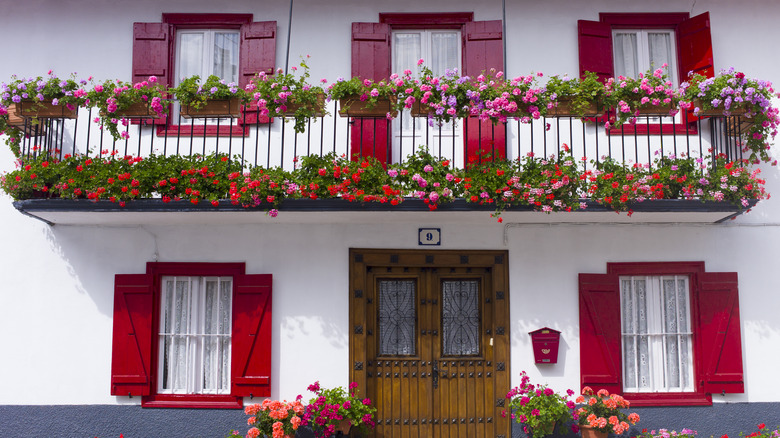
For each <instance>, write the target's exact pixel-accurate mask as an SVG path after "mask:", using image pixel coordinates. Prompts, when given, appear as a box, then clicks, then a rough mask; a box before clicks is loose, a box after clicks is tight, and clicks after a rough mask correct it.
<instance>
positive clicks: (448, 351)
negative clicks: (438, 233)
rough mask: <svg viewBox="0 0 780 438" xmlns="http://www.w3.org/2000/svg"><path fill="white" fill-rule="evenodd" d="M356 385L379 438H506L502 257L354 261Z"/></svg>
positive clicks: (436, 254) (477, 254) (413, 255)
mask: <svg viewBox="0 0 780 438" xmlns="http://www.w3.org/2000/svg"><path fill="white" fill-rule="evenodd" d="M350 260H351V272H350V282H351V284H350V286H351V299H350V322H351V327H352V331H351V332H352V333H351V344H350V356H351V361H350V363H351V365H352V366H351V370H350V378H351V381H356V382H358V384H359V385H360V386H359V387H360V388H361V394H364V395H365V396H367V397H368V398H370V399H371V400H372V403H373V404H374V405H375V406H376V408H377V415H376V420H377V427H376V429H375V431H374V434H375V436H377V437H491V438H492V437H506V436H510V419H509V417H504V416H503V415H502V412H503V411H504V409H505V407H504V404H505V395H506V393H507V391H508V390H509V382H510V374H509V373H510V367H509V306H508V304H509V303H508V298H509V297H508V293H507V292H508V287H507V286H508V284H507V277H508V276H507V271H506V263H507V254H506V252H505V251H410V250H404V251H402V250H397V251H393V250H374V249H372V250H360V249H353V250H351V252H350Z"/></svg>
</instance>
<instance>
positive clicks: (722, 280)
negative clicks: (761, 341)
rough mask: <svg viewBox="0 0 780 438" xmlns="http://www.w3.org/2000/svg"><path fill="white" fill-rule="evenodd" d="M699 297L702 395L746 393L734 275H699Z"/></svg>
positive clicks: (713, 273)
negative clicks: (704, 393)
mask: <svg viewBox="0 0 780 438" xmlns="http://www.w3.org/2000/svg"><path fill="white" fill-rule="evenodd" d="M701 276H702V277H701V278H702V280H701V290H700V291H699V295H698V325H697V326H696V327H693V330H694V333H696V334H697V335H698V337H699V341H698V345H699V349H698V350H697V351H696V354H697V355H698V356H699V359H698V361H699V363H700V364H701V367H702V371H703V374H704V375H703V376H702V377H703V385H704V392H706V393H710V394H719V393H721V392H723V391H725V392H729V393H742V392H745V380H744V377H743V373H742V337H741V334H740V327H739V326H740V324H739V299H738V291H737V273H736V272H706V273H702V274H701Z"/></svg>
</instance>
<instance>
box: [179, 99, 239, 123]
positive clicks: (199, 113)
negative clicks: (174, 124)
mask: <svg viewBox="0 0 780 438" xmlns="http://www.w3.org/2000/svg"><path fill="white" fill-rule="evenodd" d="M240 115H241V99H217V100H210V101H208V102H206V104H205V105H203V106H201V107H200V108H195V107H193V106H190V105H182V106H181V116H182V117H184V118H185V119H192V118H221V117H231V118H234V119H237V118H238V117H239V116H240Z"/></svg>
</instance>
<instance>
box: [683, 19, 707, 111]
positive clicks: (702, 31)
mask: <svg viewBox="0 0 780 438" xmlns="http://www.w3.org/2000/svg"><path fill="white" fill-rule="evenodd" d="M676 34H677V53H678V55H677V58H678V62H679V69H678V72H679V76H678V77H679V78H680V82H684V81H686V80H688V73H698V74H700V75H703V76H706V77H708V78H711V77H713V76H714V75H715V69H714V65H715V62H714V60H713V57H712V33H711V31H710V13H709V12H705V13H703V14H701V15H697V16H695V17H693V18H689V19H687V20H685V21H683V22H682V23H680V24H679V25H678V26H677V30H676ZM687 113H688V114H687V120H688V122H689V123H690V122H695V121H696V120H698V119H699V118H698V117H696V116H694V115H693V111H688V112H687ZM685 116H686V115H685V114H683V120H686V118H685Z"/></svg>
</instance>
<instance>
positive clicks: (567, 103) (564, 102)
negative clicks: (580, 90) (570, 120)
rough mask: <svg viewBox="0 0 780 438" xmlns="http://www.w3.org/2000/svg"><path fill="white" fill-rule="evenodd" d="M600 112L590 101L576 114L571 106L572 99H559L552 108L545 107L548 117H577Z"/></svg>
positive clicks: (594, 114) (595, 114)
mask: <svg viewBox="0 0 780 438" xmlns="http://www.w3.org/2000/svg"><path fill="white" fill-rule="evenodd" d="M599 114H601V113H600V112H599V107H598V105H596V103H595V102H592V103H591V104H590V105H588V106H587V108H585V109H584V110H583V113H582V114H576V113H575V111H574V108H573V106H572V101H571V100H569V99H561V100H559V101H558V105H557V106H554V107H552V108H547V116H548V117H579V116H597V115H599Z"/></svg>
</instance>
